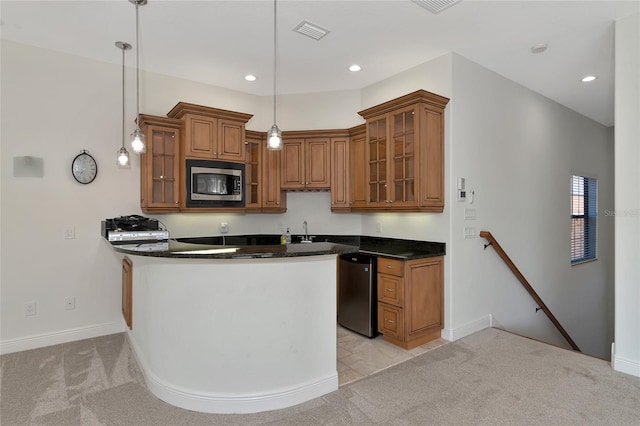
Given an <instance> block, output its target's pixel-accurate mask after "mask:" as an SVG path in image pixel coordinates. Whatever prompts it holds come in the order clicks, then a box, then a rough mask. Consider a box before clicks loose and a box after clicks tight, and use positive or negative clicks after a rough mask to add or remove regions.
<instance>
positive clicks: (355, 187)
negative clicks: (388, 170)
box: [349, 124, 368, 209]
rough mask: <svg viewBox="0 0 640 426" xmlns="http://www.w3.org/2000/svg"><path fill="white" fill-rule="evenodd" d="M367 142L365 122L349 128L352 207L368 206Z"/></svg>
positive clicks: (350, 204) (350, 203)
mask: <svg viewBox="0 0 640 426" xmlns="http://www.w3.org/2000/svg"><path fill="white" fill-rule="evenodd" d="M366 142H367V139H366V126H365V125H364V124H361V125H359V126H356V127H352V128H351V129H349V184H350V185H349V186H350V191H349V196H350V200H349V206H350V208H351V209H354V208H355V209H359V208H365V207H367V168H368V160H367V157H366V149H365V144H366Z"/></svg>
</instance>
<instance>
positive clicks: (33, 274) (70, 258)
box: [0, 40, 361, 352]
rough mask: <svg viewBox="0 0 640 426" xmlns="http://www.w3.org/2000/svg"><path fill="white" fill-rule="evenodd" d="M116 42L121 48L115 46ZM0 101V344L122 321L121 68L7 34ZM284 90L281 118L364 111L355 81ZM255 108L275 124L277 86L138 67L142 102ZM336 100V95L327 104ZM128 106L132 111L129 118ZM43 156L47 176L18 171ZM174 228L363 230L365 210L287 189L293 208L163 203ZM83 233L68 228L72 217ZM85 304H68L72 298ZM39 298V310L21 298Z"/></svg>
mask: <svg viewBox="0 0 640 426" xmlns="http://www.w3.org/2000/svg"><path fill="white" fill-rule="evenodd" d="M115 54H118V52H117V50H116V49H115V48H114V55H115ZM1 65H2V77H1V78H2V105H1V107H2V109H1V114H2V116H1V120H2V129H1V138H2V145H1V147H2V150H1V153H2V158H1V190H2V191H1V193H2V206H1V217H2V223H1V227H0V233H1V235H2V242H1V247H2V259H1V262H2V264H1V275H0V278H1V288H0V291H1V296H2V297H1V301H0V310H1V328H0V335H1V339H2V347H1V348H0V350H1V351H2V352H8V351H14V350H22V349H27V348H32V347H39V346H45V345H47V344H52V343H59V342H61V341H69V340H76V339H79V338H84V337H91V336H94V335H101V334H107V333H113V332H117V331H120V330H122V319H121V314H120V285H121V284H120V265H119V262H118V259H117V258H116V256H114V254H113V252H112V251H111V250H110V249H109V247H108V246H107V245H106V244H105V243H104V241H102V239H101V238H100V221H101V220H103V219H105V218H110V217H115V216H120V215H126V214H132V213H140V207H139V187H140V184H139V161H138V158H137V157H135V156H132V167H131V168H130V169H127V170H122V169H118V168H117V167H116V162H115V157H116V151H117V150H118V149H119V148H120V145H121V143H122V134H121V125H122V124H121V117H122V112H121V108H122V99H121V94H122V91H121V75H122V74H121V68H120V66H116V65H112V64H106V63H101V62H96V61H93V60H88V59H84V58H80V57H76V56H72V55H67V54H61V53H57V52H53V51H49V50H44V49H39V48H34V47H30V46H26V45H20V44H16V43H13V42H9V41H5V40H3V41H2V64H1ZM300 99H301V98H300V97H297V96H290V97H289V96H283V97H282V98H280V97H279V98H278V105H279V108H282V110H283V111H284V112H286V114H283V116H282V121H280V120H279V122H278V124H279V126H280V127H281V128H282V129H284V130H292V129H300V128H307V129H314V128H317V129H321V128H327V127H330V128H338V127H342V126H344V127H350V126H353V125H357V124H359V123H360V121H359V119H358V117H357V116H356V115H355V113H354V111H358V110H359V108H360V98H359V93H357V92H355V93H354V92H335V93H329V94H310V95H309V96H308V97H307V98H306V101H305V102H304V103H302V102H300ZM179 101H185V102H193V103H199V104H204V105H210V106H214V107H218V108H223V109H230V110H235V111H240V112H245V113H250V114H254V118H252V119H251V121H250V122H249V123H248V127H249V128H252V129H255V130H266V129H268V128H269V127H270V126H271V124H272V119H273V116H272V109H271V106H272V103H271V102H272V98H259V97H255V96H251V95H247V94H243V93H239V92H234V91H230V90H227V89H223V88H217V87H211V86H206V85H203V84H200V83H194V82H191V81H185V80H180V79H176V78H171V77H167V76H161V75H156V74H151V73H144V72H143V73H141V96H140V111H141V112H142V113H146V114H154V115H161V116H163V115H165V114H166V113H167V112H168V111H169V110H170V109H171V108H173V106H174V105H175V104H176V103H177V102H179ZM329 105H332V106H331V107H329ZM126 117H127V122H126V133H127V135H128V134H129V133H130V132H131V131H132V130H133V126H134V124H133V118H134V117H135V72H134V70H132V69H127V100H126ZM129 118H130V119H129ZM83 149H86V150H87V151H89V153H91V154H92V155H93V156H94V157H95V158H96V160H97V162H98V177H97V179H96V180H95V181H94V182H93V183H91V184H90V185H80V184H78V183H77V182H76V181H75V180H74V179H73V177H72V176H71V172H70V169H71V165H70V164H71V160H72V159H73V157H74V156H75V155H76V154H78V153H79V152H80V151H81V150H83ZM24 155H31V156H35V157H41V158H43V159H44V177H43V178H15V177H13V167H12V161H13V157H14V156H24ZM161 220H163V222H168V223H167V225H168V226H169V228H170V229H171V230H172V231H173V232H174V233H175V236H195V235H212V234H213V235H216V234H217V232H218V225H219V222H221V221H223V220H224V221H227V222H229V223H230V224H231V233H235V234H244V233H277V232H279V229H280V225H281V224H282V226H290V227H291V231H292V232H301V230H302V222H303V221H304V220H307V221H308V222H309V231H310V232H311V233H318V234H319V233H337V234H360V233H361V225H360V216H359V215H344V214H341V215H337V214H332V213H331V212H330V199H329V193H328V192H324V193H322V192H320V193H304V194H290V195H289V212H287V213H286V214H284V215H224V214H195V215H175V216H171V217H170V215H162V216H161ZM67 227H74V228H75V234H76V235H75V239H65V238H64V237H65V228H67ZM69 296H74V297H75V298H76V309H75V310H70V311H66V310H65V309H64V298H65V297H69ZM27 301H35V302H36V315H35V316H24V315H23V305H24V303H25V302H27Z"/></svg>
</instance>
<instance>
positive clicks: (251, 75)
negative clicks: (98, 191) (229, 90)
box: [244, 74, 258, 81]
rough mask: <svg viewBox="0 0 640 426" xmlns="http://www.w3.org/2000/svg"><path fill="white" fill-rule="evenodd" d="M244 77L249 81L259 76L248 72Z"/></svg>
mask: <svg viewBox="0 0 640 426" xmlns="http://www.w3.org/2000/svg"><path fill="white" fill-rule="evenodd" d="M244 79H245V80H247V81H256V80H257V79H258V77H256V76H255V75H253V74H247V75H245V76H244Z"/></svg>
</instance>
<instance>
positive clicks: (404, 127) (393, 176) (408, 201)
mask: <svg viewBox="0 0 640 426" xmlns="http://www.w3.org/2000/svg"><path fill="white" fill-rule="evenodd" d="M417 113H418V109H417V107H408V108H404V109H401V110H399V111H394V112H392V113H390V121H391V129H390V132H389V133H390V135H391V144H390V146H389V148H390V152H389V158H390V161H391V167H390V169H391V172H390V182H389V185H390V187H391V191H389V192H390V194H389V200H390V201H391V203H390V204H391V207H405V206H416V205H417V196H416V168H417V167H416V165H417V164H418V159H417V155H418V146H417V141H418V138H417V136H418V119H417V118H418V116H417Z"/></svg>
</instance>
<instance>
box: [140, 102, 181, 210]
mask: <svg viewBox="0 0 640 426" xmlns="http://www.w3.org/2000/svg"><path fill="white" fill-rule="evenodd" d="M138 122H139V123H140V128H141V129H142V131H143V132H144V135H145V139H146V141H147V149H146V152H145V153H144V154H141V156H140V207H141V209H142V211H143V212H145V213H172V212H178V211H179V210H180V186H181V185H180V179H181V177H182V174H181V173H180V170H181V168H180V155H179V154H180V129H181V126H182V122H181V121H180V120H176V119H172V118H166V117H156V116H153V115H145V114H140V116H139V118H138Z"/></svg>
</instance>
